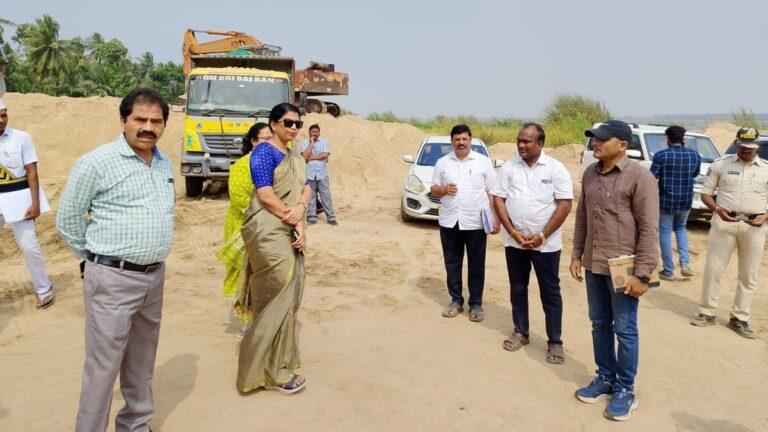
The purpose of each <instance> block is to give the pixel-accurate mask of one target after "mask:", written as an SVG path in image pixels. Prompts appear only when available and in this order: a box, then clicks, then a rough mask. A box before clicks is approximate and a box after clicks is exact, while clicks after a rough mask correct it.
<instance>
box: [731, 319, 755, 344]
mask: <svg viewBox="0 0 768 432" xmlns="http://www.w3.org/2000/svg"><path fill="white" fill-rule="evenodd" d="M728 328H730V329H731V330H733V331H735V332H736V333H738V334H739V336H741V337H745V338H747V339H757V334H756V333H755V331H754V330H752V329H751V328H749V323H748V322H746V321H741V320H739V319H738V318H733V317H732V318H731V320H730V321H728Z"/></svg>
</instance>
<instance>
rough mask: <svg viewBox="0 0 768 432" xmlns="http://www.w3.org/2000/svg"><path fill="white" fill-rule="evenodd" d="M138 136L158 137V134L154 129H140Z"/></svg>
mask: <svg viewBox="0 0 768 432" xmlns="http://www.w3.org/2000/svg"><path fill="white" fill-rule="evenodd" d="M136 138H157V134H156V133H154V132H152V131H139V133H137V134H136Z"/></svg>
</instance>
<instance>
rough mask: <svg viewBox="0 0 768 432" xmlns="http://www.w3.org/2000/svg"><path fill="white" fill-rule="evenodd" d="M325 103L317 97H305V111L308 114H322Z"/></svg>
mask: <svg viewBox="0 0 768 432" xmlns="http://www.w3.org/2000/svg"><path fill="white" fill-rule="evenodd" d="M324 105H325V104H324V103H323V102H322V101H320V100H317V99H307V112H308V113H310V114H323V113H324V112H325V106H324Z"/></svg>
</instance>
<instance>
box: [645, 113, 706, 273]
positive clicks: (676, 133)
mask: <svg viewBox="0 0 768 432" xmlns="http://www.w3.org/2000/svg"><path fill="white" fill-rule="evenodd" d="M664 133H665V134H666V135H667V145H668V146H669V148H667V149H664V150H661V151H659V152H658V153H656V154H655V155H653V164H651V173H653V175H654V176H655V177H656V179H657V180H658V182H659V203H660V206H661V212H660V214H659V244H660V245H661V261H662V263H663V264H664V270H662V271H661V272H660V273H659V277H660V278H661V279H664V280H667V281H674V280H675V262H674V258H673V255H672V231H674V232H675V237H676V238H677V255H678V258H679V260H680V274H682V275H683V276H684V277H686V278H689V277H691V276H693V270H691V267H690V266H689V265H688V262H689V260H688V231H687V230H686V228H685V226H686V224H687V223H688V214H689V213H690V212H691V207H692V206H693V180H694V179H695V178H696V176H698V175H699V171H700V170H701V155H700V154H699V152H697V151H696V150H692V149H689V148H686V147H685V129H683V128H682V127H681V126H670V127H668V128H667V130H666V131H664Z"/></svg>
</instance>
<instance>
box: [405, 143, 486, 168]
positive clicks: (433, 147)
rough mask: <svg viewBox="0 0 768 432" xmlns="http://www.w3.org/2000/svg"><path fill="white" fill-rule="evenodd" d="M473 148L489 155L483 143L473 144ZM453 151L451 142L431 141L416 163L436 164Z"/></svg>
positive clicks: (425, 146) (422, 149) (424, 147)
mask: <svg viewBox="0 0 768 432" xmlns="http://www.w3.org/2000/svg"><path fill="white" fill-rule="evenodd" d="M472 150H474V151H476V152H478V153H480V154H481V155H485V156H488V151H487V150H486V149H485V147H483V146H481V145H473V146H472ZM452 151H453V146H452V145H451V143H431V144H424V146H423V147H422V148H421V153H420V154H419V160H418V161H416V165H423V166H435V164H436V163H437V160H438V159H440V158H441V157H443V156H445V155H447V154H448V153H450V152H452Z"/></svg>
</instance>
